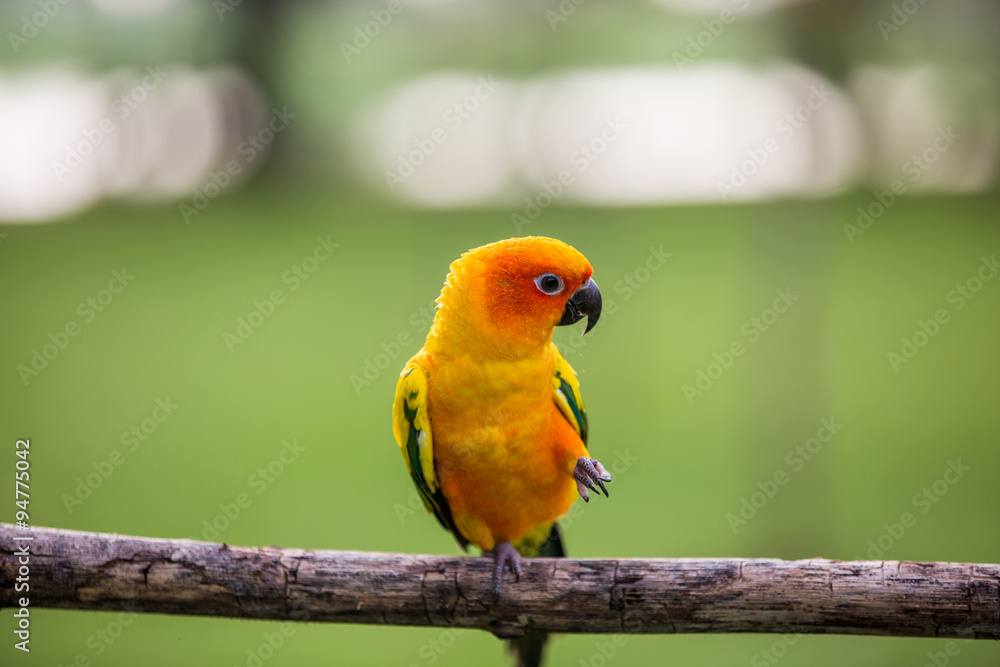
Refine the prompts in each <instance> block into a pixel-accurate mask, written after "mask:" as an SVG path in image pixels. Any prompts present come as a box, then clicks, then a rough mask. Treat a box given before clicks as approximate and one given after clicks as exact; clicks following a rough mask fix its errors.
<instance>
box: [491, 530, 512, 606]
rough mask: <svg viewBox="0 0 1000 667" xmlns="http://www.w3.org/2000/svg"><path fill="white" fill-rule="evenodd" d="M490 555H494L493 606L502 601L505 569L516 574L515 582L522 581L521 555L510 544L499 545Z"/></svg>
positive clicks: (501, 543) (500, 543)
mask: <svg viewBox="0 0 1000 667" xmlns="http://www.w3.org/2000/svg"><path fill="white" fill-rule="evenodd" d="M490 553H492V555H493V604H496V603H497V602H499V601H500V590H501V589H502V588H503V571H504V569H505V568H506V569H509V570H510V571H511V572H512V573H513V574H514V580H515V581H518V582H520V581H521V554H519V553H518V552H517V549H515V548H514V546H513V545H512V544H511V543H510V542H499V543H497V544H496V546H494V547H493V550H492V552H490ZM484 555H485V554H484Z"/></svg>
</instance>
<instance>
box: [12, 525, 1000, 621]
mask: <svg viewBox="0 0 1000 667" xmlns="http://www.w3.org/2000/svg"><path fill="white" fill-rule="evenodd" d="M27 535H30V536H32V537H33V540H32V541H31V542H27V544H29V545H30V563H29V566H30V569H31V572H30V586H31V590H30V592H29V593H27V594H25V593H16V592H15V591H14V590H13V587H14V579H15V577H17V576H18V574H17V572H18V568H19V566H20V564H19V563H18V556H16V555H15V554H14V551H15V550H16V549H18V548H20V546H21V545H23V544H25V543H26V542H22V541H15V540H14V537H15V536H27ZM0 563H2V570H0V606H2V607H11V606H14V605H16V604H17V599H18V598H20V597H22V596H25V595H27V596H28V597H29V598H30V606H31V607H32V608H35V609H37V608H42V607H50V608H63V609H108V610H121V609H122V607H123V605H128V606H129V608H131V609H135V610H136V611H141V612H151V613H163V614H194V615H202V616H226V617H233V618H261V619H288V620H299V621H328V622H336V623H374V624H385V625H430V626H462V627H470V628H480V629H483V630H488V631H490V632H493V633H495V634H497V635H499V636H503V637H515V636H518V635H521V634H524V633H525V632H534V631H550V632H589V633H613V632H624V633H675V632H789V631H794V632H801V633H835V634H860V635H894V636H906V637H968V638H982V639H998V638H1000V588H998V584H1000V565H976V564H968V563H914V562H898V561H884V562H883V561H859V562H843V561H830V560H824V559H818V558H817V559H813V560H803V561H794V562H791V561H782V560H770V559H768V560H749V559H737V558H727V559H669V560H668V559H651V560H639V559H635V560H632V559H620V560H611V559H607V560H579V559H545V558H539V559H533V560H530V559H529V560H526V561H525V562H524V568H523V573H522V575H521V581H520V583H515V582H514V581H512V580H508V581H507V583H506V584H505V585H504V590H503V594H502V596H501V598H500V602H499V604H497V605H496V606H494V605H493V604H492V593H491V591H490V563H489V562H488V561H487V559H482V558H468V557H465V558H452V557H441V556H411V555H404V554H389V553H366V552H358V551H304V550H301V549H279V548H276V547H232V546H227V545H225V544H212V543H208V542H195V541H192V540H166V539H152V538H145V537H125V536H120V535H109V534H103V533H83V532H76V531H71V530H56V529H52V528H34V529H32V530H30V531H22V530H18V529H17V528H15V527H14V526H11V525H10V524H0Z"/></svg>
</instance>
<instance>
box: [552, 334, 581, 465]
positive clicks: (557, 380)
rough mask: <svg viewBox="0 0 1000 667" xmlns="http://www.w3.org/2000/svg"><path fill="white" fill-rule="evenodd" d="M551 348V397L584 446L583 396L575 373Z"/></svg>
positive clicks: (554, 348) (557, 351)
mask: <svg viewBox="0 0 1000 667" xmlns="http://www.w3.org/2000/svg"><path fill="white" fill-rule="evenodd" d="M552 348H553V350H554V351H555V354H556V373H555V375H554V376H553V377H552V389H553V397H554V398H555V401H556V405H558V406H559V410H560V412H562V413H563V416H564V417H566V420H567V421H568V422H569V423H570V424H572V426H573V428H574V429H575V430H576V432H577V433H578V434H579V436H580V439H581V440H583V444H585V445H586V444H587V410H586V409H585V408H584V407H583V396H581V395H580V381H579V380H577V379H576V371H574V370H573V367H572V366H570V365H569V362H568V361H566V360H565V359H563V356H562V354H560V353H559V349H558V348H557V347H556V346H555V345H554V344H553V346H552Z"/></svg>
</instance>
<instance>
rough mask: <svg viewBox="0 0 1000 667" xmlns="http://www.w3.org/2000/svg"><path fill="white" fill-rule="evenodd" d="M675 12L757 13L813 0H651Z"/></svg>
mask: <svg viewBox="0 0 1000 667" xmlns="http://www.w3.org/2000/svg"><path fill="white" fill-rule="evenodd" d="M650 1H651V2H652V3H653V4H654V5H660V6H661V7H665V8H667V9H670V10H673V11H675V12H682V13H685V14H718V13H720V12H723V11H726V10H729V11H731V12H733V14H756V13H763V12H768V11H771V10H772V9H776V8H779V7H783V6H786V5H795V4H800V3H802V2H812V1H813V0H650Z"/></svg>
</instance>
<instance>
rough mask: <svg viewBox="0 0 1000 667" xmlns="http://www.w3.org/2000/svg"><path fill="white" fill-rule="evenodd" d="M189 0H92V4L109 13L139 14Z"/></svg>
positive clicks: (160, 9) (163, 8)
mask: <svg viewBox="0 0 1000 667" xmlns="http://www.w3.org/2000/svg"><path fill="white" fill-rule="evenodd" d="M181 2H187V0H90V4H92V5H93V6H94V8H96V9H98V10H99V11H102V12H105V13H107V14H113V15H114V14H117V15H122V16H137V15H143V14H156V13H158V12H162V11H164V10H166V9H169V8H170V7H173V6H174V5H177V4H180V3H181Z"/></svg>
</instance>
